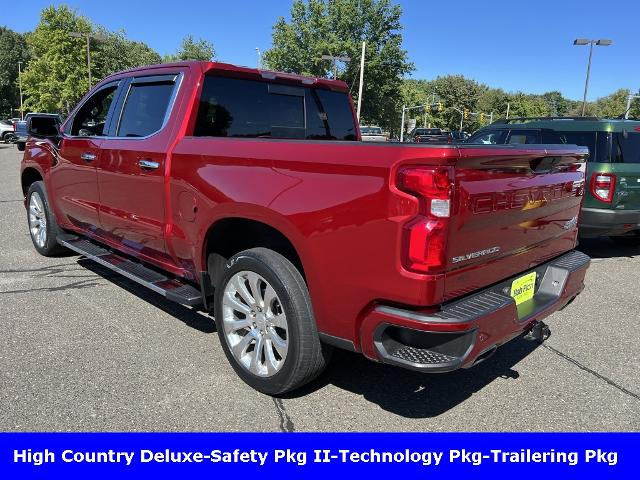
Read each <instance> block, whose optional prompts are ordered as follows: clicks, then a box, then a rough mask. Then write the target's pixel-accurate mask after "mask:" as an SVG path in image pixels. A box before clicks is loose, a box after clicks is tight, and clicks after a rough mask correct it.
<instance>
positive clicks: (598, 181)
mask: <svg viewBox="0 0 640 480" xmlns="http://www.w3.org/2000/svg"><path fill="white" fill-rule="evenodd" d="M615 187H616V176H615V175H614V174H613V173H598V172H595V173H593V175H591V194H592V195H593V196H594V197H595V198H596V199H598V200H600V201H601V202H605V203H611V201H612V200H613V192H614V190H615Z"/></svg>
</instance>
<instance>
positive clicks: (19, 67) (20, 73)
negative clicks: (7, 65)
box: [14, 62, 24, 120]
mask: <svg viewBox="0 0 640 480" xmlns="http://www.w3.org/2000/svg"><path fill="white" fill-rule="evenodd" d="M18 85H19V88H20V120H24V109H23V108H22V62H18ZM14 91H15V90H14Z"/></svg>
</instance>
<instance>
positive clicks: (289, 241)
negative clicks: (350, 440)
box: [21, 62, 589, 394]
mask: <svg viewBox="0 0 640 480" xmlns="http://www.w3.org/2000/svg"><path fill="white" fill-rule="evenodd" d="M28 130H29V132H30V137H29V139H28V141H27V144H26V150H25V154H24V159H23V161H22V166H21V181H22V189H23V192H24V197H25V206H26V208H27V219H28V223H29V230H30V232H31V239H32V240H33V244H34V247H35V249H36V250H37V251H38V252H39V253H41V254H42V255H46V256H50V255H58V254H60V252H61V249H70V250H73V251H75V252H77V253H80V254H82V255H84V256H85V257H87V258H89V259H92V260H94V261H95V262H98V263H100V264H102V265H104V266H106V267H108V268H111V269H113V270H115V271H116V272H119V273H121V274H122V275H125V276H126V277H128V278H130V279H132V280H134V281H136V282H138V283H140V284H142V285H144V286H146V287H148V288H150V289H151V290H153V291H155V292H157V293H159V294H161V295H164V296H165V297H166V298H167V299H169V300H172V301H176V302H179V303H182V304H184V305H189V306H193V307H198V306H200V305H202V307H200V308H204V309H206V310H208V311H213V312H214V315H215V322H216V326H217V331H218V334H219V337H220V341H221V344H222V346H223V348H224V351H225V353H226V355H227V357H228V359H229V361H230V363H231V365H232V366H233V368H234V369H235V371H236V372H237V373H238V375H239V376H240V377H241V378H242V379H243V380H244V381H245V382H247V383H248V384H249V385H251V386H253V387H254V388H256V389H258V390H260V391H262V392H265V393H269V394H281V393H283V392H286V391H289V390H292V389H295V388H297V387H300V386H301V385H303V384H304V383H306V382H309V381H310V380H311V379H313V378H314V377H316V376H317V375H318V374H319V373H320V372H321V371H322V369H323V368H324V366H325V365H326V363H327V361H328V359H329V355H330V352H331V348H332V347H339V348H344V349H348V350H351V351H355V352H361V353H363V354H364V355H365V356H366V357H368V358H370V359H371V360H375V361H378V362H385V363H389V364H393V365H398V366H400V367H406V368H410V369H414V370H418V371H422V372H445V371H451V370H454V369H457V368H459V367H471V366H473V365H475V364H477V363H478V362H480V361H482V360H484V359H485V358H487V357H488V356H489V355H491V354H492V353H493V352H494V351H495V350H496V348H497V347H498V346H500V345H502V344H504V343H505V342H507V341H509V340H510V339H512V338H514V337H516V336H518V335H521V334H523V333H524V332H528V331H530V330H531V329H532V328H534V327H535V328H537V326H540V325H543V324H542V323H541V322H540V321H541V320H542V319H543V318H544V317H546V316H548V315H549V314H551V313H552V312H554V311H556V310H558V309H560V308H562V307H564V306H565V305H566V304H567V303H568V302H570V301H571V300H572V299H573V298H574V297H575V296H576V295H578V293H579V292H580V291H581V290H582V288H583V279H584V276H585V272H586V270H587V267H588V265H589V258H588V257H587V256H586V255H584V254H582V253H580V252H578V251H576V250H574V247H575V245H576V235H577V231H578V230H577V218H578V212H579V210H580V204H581V201H582V196H583V191H584V166H585V164H584V162H585V158H586V156H587V150H586V149H585V148H581V147H576V146H567V145H562V146H540V145H536V146H531V145H526V146H521V145H519V146H481V145H469V146H465V145H458V146H455V145H440V146H423V145H411V144H393V143H386V144H385V143H379V144H372V143H365V142H362V141H361V137H360V133H359V130H358V123H357V121H356V116H355V114H354V110H353V105H352V102H351V100H350V98H349V95H348V87H347V85H346V84H344V83H342V82H340V81H331V80H325V79H317V78H307V77H301V76H296V75H290V74H283V73H275V72H268V71H263V70H255V69H250V68H243V67H237V66H233V65H228V64H222V63H208V62H186V63H176V64H166V65H158V66H153V67H145V68H141V69H136V70H129V71H126V72H122V73H118V74H115V75H112V76H110V77H108V78H106V79H104V80H103V81H101V82H100V83H99V84H98V85H97V86H96V87H95V88H93V89H92V90H91V92H89V94H88V95H87V96H86V97H85V98H84V99H83V100H82V101H81V102H80V104H79V105H78V106H77V107H76V109H75V110H74V111H73V112H72V113H71V114H70V115H69V116H68V118H67V119H66V121H65V122H64V123H63V124H62V125H56V124H55V123H52V120H51V118H46V117H43V118H40V117H38V116H37V115H35V116H33V117H32V118H31V119H30V123H29V126H28Z"/></svg>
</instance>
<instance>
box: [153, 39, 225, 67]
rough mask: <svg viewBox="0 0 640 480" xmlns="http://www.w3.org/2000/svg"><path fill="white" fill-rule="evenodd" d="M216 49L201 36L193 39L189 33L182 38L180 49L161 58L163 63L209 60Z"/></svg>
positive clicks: (213, 56)
mask: <svg viewBox="0 0 640 480" xmlns="http://www.w3.org/2000/svg"><path fill="white" fill-rule="evenodd" d="M215 56H216V51H215V49H214V48H213V44H212V43H211V42H209V41H207V40H204V39H202V38H200V39H197V40H194V39H193V37H192V36H191V35H188V36H186V37H185V38H184V39H183V40H182V44H181V45H180V50H178V51H177V52H176V53H174V54H173V55H166V56H165V57H164V58H163V61H164V62H165V63H168V62H179V61H183V60H205V61H211V60H213V59H214V58H215Z"/></svg>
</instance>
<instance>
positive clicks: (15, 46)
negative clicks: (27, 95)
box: [0, 27, 29, 115]
mask: <svg viewBox="0 0 640 480" xmlns="http://www.w3.org/2000/svg"><path fill="white" fill-rule="evenodd" d="M28 60H29V53H28V51H27V42H26V41H25V37H24V35H21V34H20V33H17V32H14V31H13V30H9V29H8V28H5V27H0V114H1V115H10V114H11V111H12V109H15V108H16V107H18V106H19V105H20V95H19V88H18V62H23V63H22V69H23V70H24V68H25V67H26V63H27V61H28Z"/></svg>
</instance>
